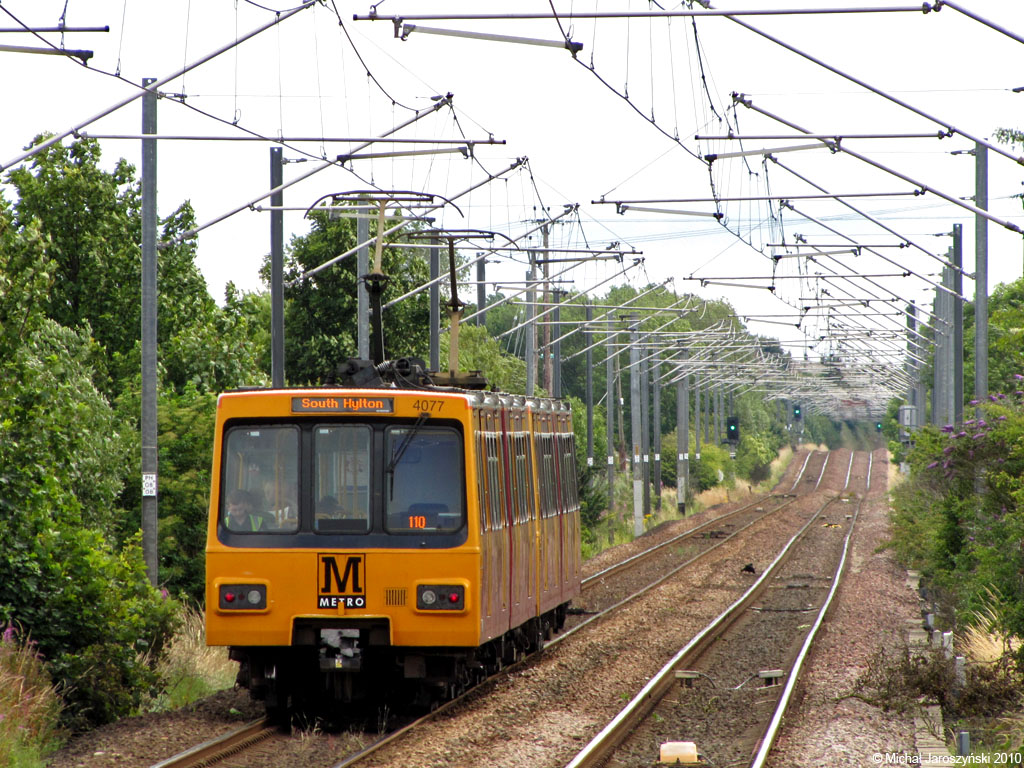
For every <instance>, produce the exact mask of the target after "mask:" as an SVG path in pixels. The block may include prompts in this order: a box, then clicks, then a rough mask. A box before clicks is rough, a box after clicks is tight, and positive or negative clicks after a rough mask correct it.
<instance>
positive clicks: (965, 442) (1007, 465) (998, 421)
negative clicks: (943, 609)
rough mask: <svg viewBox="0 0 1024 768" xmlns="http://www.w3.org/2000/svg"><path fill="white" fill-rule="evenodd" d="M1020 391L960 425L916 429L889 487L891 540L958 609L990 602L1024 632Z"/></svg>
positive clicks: (1012, 628)
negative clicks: (903, 465)
mask: <svg viewBox="0 0 1024 768" xmlns="http://www.w3.org/2000/svg"><path fill="white" fill-rule="evenodd" d="M1022 399H1024V391H1021V390H1018V391H1016V394H1013V395H1010V396H1005V395H1002V394H995V395H992V396H991V397H990V398H989V399H988V400H986V401H985V403H984V406H983V409H984V411H983V414H984V415H983V416H982V418H980V419H968V420H967V421H965V422H964V425H963V428H962V429H958V428H954V427H952V426H947V427H943V428H942V430H941V431H940V430H935V429H934V428H926V429H922V430H921V431H920V432H919V433H918V434H917V443H916V447H915V449H914V450H913V451H912V452H911V454H910V456H909V462H910V465H911V469H912V475H911V480H910V482H907V483H904V484H903V485H901V486H900V487H899V488H898V489H897V490H896V492H895V494H894V505H893V506H894V518H893V519H894V526H895V533H894V546H895V547H896V549H897V551H898V552H899V554H900V555H901V556H902V558H903V559H904V560H905V561H906V562H907V563H908V564H910V565H912V566H913V567H917V568H920V569H921V570H922V571H923V572H924V573H925V574H926V575H927V576H928V577H929V578H930V579H932V581H933V583H934V584H935V585H936V586H937V587H939V588H940V589H944V590H945V591H947V592H948V593H949V594H950V595H951V596H952V597H953V599H954V600H955V602H956V605H957V609H958V612H959V613H960V615H961V616H968V615H969V614H970V613H971V612H974V611H978V610H979V609H981V608H983V607H985V606H986V605H987V604H988V601H989V598H990V593H995V594H996V595H997V596H998V597H999V599H1000V601H1001V602H1000V603H999V605H998V606H997V610H998V612H999V615H1000V617H1001V621H1002V622H1003V623H1004V627H1003V628H1004V629H1005V630H1006V631H1007V632H1009V633H1013V634H1017V635H1022V634H1024V585H1022V583H1021V578H1020V574H1021V573H1024V552H1022V550H1021V547H1020V542H1021V541H1024V479H1022V478H1024V404H1022Z"/></svg>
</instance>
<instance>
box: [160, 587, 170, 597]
mask: <svg viewBox="0 0 1024 768" xmlns="http://www.w3.org/2000/svg"><path fill="white" fill-rule="evenodd" d="M169 596H170V593H169V592H168V591H167V590H166V589H164V588H163V587H161V588H160V597H161V598H162V599H164V600H166V599H167V598H168V597H169Z"/></svg>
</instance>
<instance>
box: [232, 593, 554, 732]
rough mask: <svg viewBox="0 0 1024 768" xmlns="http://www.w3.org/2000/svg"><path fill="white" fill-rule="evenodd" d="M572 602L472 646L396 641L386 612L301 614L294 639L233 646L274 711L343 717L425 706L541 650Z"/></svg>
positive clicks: (247, 679) (243, 677)
mask: <svg viewBox="0 0 1024 768" xmlns="http://www.w3.org/2000/svg"><path fill="white" fill-rule="evenodd" d="M568 605H569V604H568V603H563V604H562V605H559V606H558V607H556V608H555V609H553V610H551V611H549V612H547V613H545V614H543V615H542V616H539V617H536V618H533V619H530V620H529V621H527V622H526V623H524V624H522V625H520V626H519V627H516V628H515V629H512V630H509V631H508V632H506V633H505V634H504V635H502V636H501V637H498V638H494V639H493V640H489V641H487V642H486V643H484V644H483V645H480V646H478V647H474V648H463V647H409V646H392V645H390V642H389V637H390V631H389V629H390V628H389V626H388V622H387V620H386V619H358V618H345V619H341V620H339V619H316V620H313V619H302V620H297V621H296V624H295V629H294V632H293V644H292V645H291V646H244V647H242V646H233V647H232V648H231V649H230V656H231V658H232V659H234V660H235V661H238V662H239V670H238V681H237V682H238V684H239V685H240V686H241V687H243V688H247V689H248V690H249V693H250V695H251V696H252V698H254V699H256V700H261V701H264V702H265V704H266V708H267V713H268V715H271V716H275V717H279V718H288V717H290V716H291V715H292V714H294V713H296V712H305V713H311V714H314V715H316V716H318V717H328V718H331V717H334V718H336V719H339V720H342V721H345V720H352V719H360V718H365V717H368V716H375V717H377V718H378V720H379V717H380V714H379V713H380V712H381V711H382V710H383V711H386V712H392V713H395V714H398V713H402V712H416V711H426V710H429V709H431V708H434V707H436V706H439V705H440V704H442V703H444V702H445V701H448V700H449V699H452V698H454V697H456V696H458V695H460V694H461V693H463V692H464V691H466V690H468V689H469V688H472V687H473V686H475V685H477V684H479V683H480V682H482V681H483V680H485V679H486V678H488V677H490V676H491V675H493V674H495V673H497V672H499V671H500V670H501V669H503V668H504V667H507V666H509V665H511V664H514V663H515V662H517V661H519V660H520V659H522V658H523V657H525V656H527V655H529V654H531V653H534V652H536V651H538V650H540V649H541V648H542V647H543V646H544V643H545V641H546V640H548V639H550V637H551V635H552V634H553V633H554V632H558V631H560V630H561V629H562V627H563V626H564V625H565V618H566V615H567V612H568Z"/></svg>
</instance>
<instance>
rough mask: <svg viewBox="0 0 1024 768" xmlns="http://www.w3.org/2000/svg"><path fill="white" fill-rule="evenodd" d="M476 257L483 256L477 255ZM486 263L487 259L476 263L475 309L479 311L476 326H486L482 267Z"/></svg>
mask: <svg viewBox="0 0 1024 768" xmlns="http://www.w3.org/2000/svg"><path fill="white" fill-rule="evenodd" d="M477 256H483V254H482V253H478V254H477ZM486 263H487V259H480V261H478V262H477V263H476V308H477V310H479V314H478V315H477V316H476V324H477V325H487V312H486V311H485V310H484V307H486V306H487V283H486V282H485V280H486V277H485V274H486V268H485V266H484V265H485V264H486Z"/></svg>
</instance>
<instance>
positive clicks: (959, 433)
mask: <svg viewBox="0 0 1024 768" xmlns="http://www.w3.org/2000/svg"><path fill="white" fill-rule="evenodd" d="M954 437H967V433H966V432H957V433H956V434H955V435H954Z"/></svg>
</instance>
